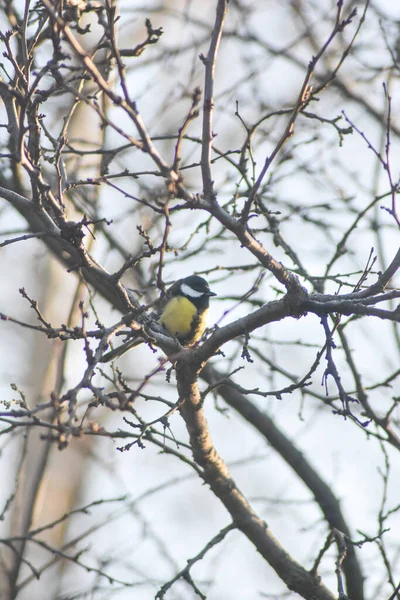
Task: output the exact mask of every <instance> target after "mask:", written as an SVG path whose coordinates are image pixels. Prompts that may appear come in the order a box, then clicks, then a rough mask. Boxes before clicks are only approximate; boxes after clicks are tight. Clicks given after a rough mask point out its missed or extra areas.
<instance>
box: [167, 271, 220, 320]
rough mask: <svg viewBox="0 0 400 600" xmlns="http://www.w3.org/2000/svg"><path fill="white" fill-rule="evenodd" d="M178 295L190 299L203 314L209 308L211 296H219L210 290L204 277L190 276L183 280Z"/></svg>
mask: <svg viewBox="0 0 400 600" xmlns="http://www.w3.org/2000/svg"><path fill="white" fill-rule="evenodd" d="M176 295H179V296H185V298H188V300H190V301H191V302H193V304H194V305H195V306H196V307H197V309H198V310H199V311H200V312H201V311H203V310H205V309H206V308H208V305H209V298H210V296H216V295H217V294H215V292H212V291H211V290H210V286H209V285H208V283H207V281H206V280H205V279H203V277H199V275H190V276H189V277H185V278H184V279H181V281H180V284H179V288H178V289H177V292H176Z"/></svg>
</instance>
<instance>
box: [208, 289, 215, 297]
mask: <svg viewBox="0 0 400 600" xmlns="http://www.w3.org/2000/svg"><path fill="white" fill-rule="evenodd" d="M216 295H217V294H216V293H215V292H212V291H211V290H209V291H208V292H207V296H216Z"/></svg>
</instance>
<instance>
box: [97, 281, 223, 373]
mask: <svg viewBox="0 0 400 600" xmlns="http://www.w3.org/2000/svg"><path fill="white" fill-rule="evenodd" d="M216 295H217V294H216V293H215V292H212V291H211V290H210V286H209V285H208V283H207V281H206V280H205V279H204V278H203V277H200V276H199V275H189V277H185V278H183V279H179V280H178V281H175V283H174V284H173V285H172V286H171V287H170V288H169V289H168V290H167V293H166V296H165V299H164V301H161V308H160V312H159V314H158V315H157V316H156V317H155V318H156V320H157V321H158V323H159V324H160V325H162V326H163V327H164V329H165V330H166V332H167V333H168V334H169V335H171V336H172V337H175V338H176V339H177V340H178V341H179V342H180V343H181V344H182V346H184V347H185V348H189V347H190V346H193V345H194V344H195V343H196V342H198V341H199V340H200V338H201V337H202V335H203V333H204V331H205V329H206V326H207V316H208V309H209V304H210V298H211V297H212V296H216ZM143 342H144V340H143V339H142V338H137V339H133V340H128V341H127V342H125V343H124V344H122V345H121V346H118V348H115V349H113V350H111V351H110V352H107V353H106V354H104V355H103V356H102V358H101V359H100V362H109V361H111V360H114V359H115V358H117V357H119V356H121V355H122V354H125V352H127V351H128V350H130V349H131V348H133V347H135V346H138V345H139V344H142V343H143Z"/></svg>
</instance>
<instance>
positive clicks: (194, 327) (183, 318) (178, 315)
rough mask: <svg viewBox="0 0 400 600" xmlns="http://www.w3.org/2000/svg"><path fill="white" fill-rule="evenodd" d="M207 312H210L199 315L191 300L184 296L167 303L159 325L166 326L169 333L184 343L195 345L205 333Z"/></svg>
mask: <svg viewBox="0 0 400 600" xmlns="http://www.w3.org/2000/svg"><path fill="white" fill-rule="evenodd" d="M207 312H208V310H205V311H203V313H202V314H201V315H199V314H198V312H197V309H196V307H195V306H194V304H193V303H192V302H190V300H188V299H187V298H184V297H183V296H177V297H175V298H171V300H170V301H169V302H168V303H167V305H166V307H165V309H164V312H163V314H162V315H161V317H160V319H159V323H161V325H164V327H165V328H166V329H167V330H168V332H169V333H170V334H171V335H173V336H175V337H177V338H178V339H179V340H180V341H181V342H182V343H185V342H189V343H193V342H196V341H197V340H199V339H200V338H201V336H202V335H203V333H204V330H205V328H206V316H207Z"/></svg>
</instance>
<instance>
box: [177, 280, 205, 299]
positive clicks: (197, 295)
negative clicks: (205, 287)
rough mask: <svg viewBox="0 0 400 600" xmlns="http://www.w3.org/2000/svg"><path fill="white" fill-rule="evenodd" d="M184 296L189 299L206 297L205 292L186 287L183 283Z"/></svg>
mask: <svg viewBox="0 0 400 600" xmlns="http://www.w3.org/2000/svg"><path fill="white" fill-rule="evenodd" d="M181 291H182V294H185V296H189V298H200V296H204V292H198V291H197V290H194V289H193V288H191V287H190V285H186V283H182V285H181Z"/></svg>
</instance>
